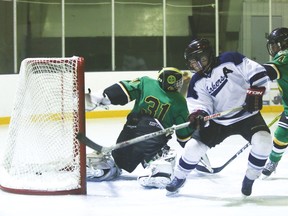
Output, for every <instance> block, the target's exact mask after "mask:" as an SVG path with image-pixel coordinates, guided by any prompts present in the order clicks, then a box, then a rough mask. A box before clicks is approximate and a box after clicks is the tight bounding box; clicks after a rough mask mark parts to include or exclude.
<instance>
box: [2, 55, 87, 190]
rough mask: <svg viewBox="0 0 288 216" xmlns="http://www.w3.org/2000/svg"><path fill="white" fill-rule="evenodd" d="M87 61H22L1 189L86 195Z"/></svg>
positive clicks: (54, 59)
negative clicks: (81, 138)
mask: <svg viewBox="0 0 288 216" xmlns="http://www.w3.org/2000/svg"><path fill="white" fill-rule="evenodd" d="M79 132H81V133H85V109H84V59H83V58H81V57H71V58H28V59H24V60H23V61H22V63H21V67H20V73H19V80H18V86H17V90H16V98H15V100H14V107H13V111H12V114H11V121H10V124H9V129H8V137H7V142H6V143H5V144H4V148H2V149H1V151H0V188H1V189H2V190H5V191H8V192H13V193H20V194H86V178H85V176H86V150H85V145H82V144H80V143H79V141H78V140H77V139H76V135H77V134H78V133H79Z"/></svg>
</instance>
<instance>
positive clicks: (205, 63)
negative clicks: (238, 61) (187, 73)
mask: <svg viewBox="0 0 288 216" xmlns="http://www.w3.org/2000/svg"><path fill="white" fill-rule="evenodd" d="M184 58H185V60H186V64H187V66H188V68H189V69H191V70H194V71H196V72H197V73H198V72H199V73H202V74H203V75H205V76H207V75H208V74H209V73H210V72H211V67H212V65H213V62H214V59H215V55H214V51H213V49H212V47H211V45H210V42H209V40H207V39H195V40H193V41H191V43H190V44H189V45H188V46H187V48H186V49H185V52H184Z"/></svg>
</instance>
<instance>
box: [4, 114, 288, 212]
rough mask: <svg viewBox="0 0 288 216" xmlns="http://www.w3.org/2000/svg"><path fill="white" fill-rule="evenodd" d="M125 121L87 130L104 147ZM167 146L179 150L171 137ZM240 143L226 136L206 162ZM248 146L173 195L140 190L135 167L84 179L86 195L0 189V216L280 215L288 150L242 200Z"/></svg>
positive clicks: (286, 207)
mask: <svg viewBox="0 0 288 216" xmlns="http://www.w3.org/2000/svg"><path fill="white" fill-rule="evenodd" d="M276 115H277V113H271V114H264V117H265V120H266V121H267V123H269V121H271V120H272V119H273V118H274V117H275V116H276ZM124 122H125V118H114V119H96V120H87V126H86V134H87V136H88V137H89V138H91V139H92V140H94V141H95V142H98V143H99V144H101V145H107V146H109V145H112V144H114V143H115V141H116V138H117V136H118V134H119V132H120V130H121V129H122V126H123V124H124ZM275 126H276V124H275V125H274V126H273V127H272V128H271V131H272V132H273V131H274V129H275ZM7 130H8V129H7V126H0V147H1V143H2V142H4V141H5V139H6V136H7ZM169 144H170V145H171V146H172V147H173V148H176V149H177V150H178V151H179V154H178V155H180V154H181V149H180V148H179V146H178V144H177V143H176V142H175V139H173V141H172V140H171V141H170V142H169ZM245 144H246V141H245V140H244V139H242V138H241V137H240V136H233V137H229V138H228V139H226V140H225V141H224V142H223V143H222V144H220V145H219V146H217V147H216V148H213V149H211V150H210V151H209V152H208V157H209V159H210V162H211V165H212V166H213V167H218V166H221V165H223V164H224V163H225V162H226V161H227V160H228V159H229V158H230V157H232V156H233V155H234V154H235V153H236V152H237V151H238V150H239V149H241V148H242V147H243V146H244V145H245ZM0 150H1V148H0ZM249 150H250V147H249V148H248V149H246V150H245V151H244V152H243V153H241V154H240V155H239V156H238V157H237V158H236V159H235V160H234V161H233V162H231V164H229V165H228V166H227V167H226V168H225V169H223V170H222V171H221V172H220V173H218V174H203V173H199V172H196V171H195V172H192V173H191V174H190V175H189V177H188V180H187V181H186V184H185V185H184V187H183V188H182V189H181V190H180V192H179V193H178V194H177V195H174V196H166V190H165V189H144V188H142V187H141V186H140V185H139V184H138V183H137V175H138V174H139V173H141V171H142V167H141V166H139V167H138V168H137V169H136V170H135V171H134V172H133V173H131V174H129V173H127V172H123V173H122V175H121V177H120V178H119V179H117V180H115V181H110V182H101V183H95V182H88V183H87V195H86V196H84V195H57V196H51V195H50V196H43V195H41V196H34V195H19V194H12V193H7V192H4V191H1V190H0V216H12V215H13V216H15V215H29V216H34V215H35V216H36V215H37V216H38V215H41V216H48V215H49V216H51V215H55V216H58V215H67V216H76V215H77V216H90V215H91V216H92V215H93V216H96V215H97V216H106V215H107V216H130V215H131V216H142V215H143V216H150V215H151V216H152V215H157V214H161V215H164V216H166V215H167V216H168V215H169V216H179V215H180V214H183V215H201V216H203V215H209V216H210V215H215V214H216V215H221V216H244V215H245V216H249V215H253V216H258V215H259V216H265V215H267V216H268V215H269V216H272V215H277V214H279V215H285V214H286V213H287V211H288V186H287V185H288V158H287V154H288V153H285V154H284V156H283V158H282V160H281V162H280V163H279V165H278V168H277V173H274V174H273V175H272V176H271V177H270V178H268V179H266V180H261V179H259V180H256V181H255V183H254V187H253V192H252V195H251V196H250V197H248V198H246V199H243V197H242V195H241V192H240V190H241V183H242V180H243V177H244V173H245V171H246V165H247V156H248V153H249ZM90 151H91V150H90V149H87V152H90ZM0 178H1V177H0Z"/></svg>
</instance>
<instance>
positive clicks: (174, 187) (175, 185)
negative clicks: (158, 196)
mask: <svg viewBox="0 0 288 216" xmlns="http://www.w3.org/2000/svg"><path fill="white" fill-rule="evenodd" d="M185 181H186V178H185V179H178V178H177V177H175V178H174V179H173V180H172V182H171V183H170V184H168V185H167V186H166V190H167V191H168V192H171V193H176V192H178V190H179V189H180V188H181V187H183V185H184V183H185Z"/></svg>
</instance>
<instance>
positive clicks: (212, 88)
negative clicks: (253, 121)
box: [187, 52, 269, 125]
mask: <svg viewBox="0 0 288 216" xmlns="http://www.w3.org/2000/svg"><path fill="white" fill-rule="evenodd" d="M251 86H257V87H260V86H264V87H265V88H266V92H267V91H268V90H269V77H268V76H267V73H266V71H265V69H264V67H263V66H261V65H260V64H258V63H257V62H255V61H252V60H250V59H248V58H247V57H245V56H243V55H242V54H240V53H237V52H225V53H222V54H221V55H220V56H219V57H217V60H216V64H215V66H214V68H213V70H212V72H211V74H209V76H207V77H203V76H201V75H200V74H198V73H196V74H195V75H194V76H193V77H192V79H191V81H190V84H189V89H188V94H187V103H188V108H189V112H190V113H191V112H193V111H195V110H198V109H200V110H204V111H205V112H207V113H208V114H209V115H211V114H214V113H219V112H223V111H227V110H230V109H233V108H236V107H240V106H243V105H244V104H245V98H246V92H247V89H248V88H250V87H251ZM266 92H265V93H266ZM257 112H258V111H256V112H254V113H249V112H246V111H244V110H241V111H238V112H233V113H229V114H227V115H225V116H222V117H219V118H216V119H213V120H214V121H215V122H216V123H218V124H221V125H230V124H232V123H235V122H238V121H241V120H242V119H245V118H247V117H249V116H251V115H255V114H256V113H257Z"/></svg>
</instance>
